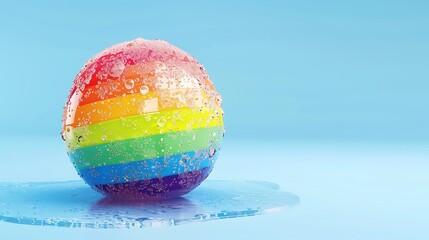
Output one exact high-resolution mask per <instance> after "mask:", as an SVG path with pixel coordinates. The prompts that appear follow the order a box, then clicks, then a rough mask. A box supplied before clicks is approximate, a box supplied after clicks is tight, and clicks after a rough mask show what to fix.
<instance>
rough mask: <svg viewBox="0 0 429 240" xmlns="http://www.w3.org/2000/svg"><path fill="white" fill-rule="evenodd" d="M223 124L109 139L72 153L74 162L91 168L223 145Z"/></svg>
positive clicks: (81, 167) (79, 165)
mask: <svg viewBox="0 0 429 240" xmlns="http://www.w3.org/2000/svg"><path fill="white" fill-rule="evenodd" d="M222 135H223V126H218V127H210V128H200V129H194V130H186V131H181V132H171V133H165V134H158V135H153V136H148V137H140V138H133V139H127V140H122V141H115V142H109V143H105V144H100V145H96V146H90V147H85V148H79V149H76V150H74V151H71V152H70V158H71V159H72V162H73V164H74V165H75V166H76V167H77V168H79V169H83V168H90V167H97V166H105V165H111V164H120V163H126V162H132V161H139V160H145V159H152V158H157V157H162V156H170V155H173V154H178V153H183V152H192V151H196V150H201V149H207V148H209V147H210V146H213V147H214V148H217V147H219V146H220V143H221V141H222Z"/></svg>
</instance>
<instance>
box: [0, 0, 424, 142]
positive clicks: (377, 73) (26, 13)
mask: <svg viewBox="0 0 429 240" xmlns="http://www.w3.org/2000/svg"><path fill="white" fill-rule="evenodd" d="M428 12H429V2H428V1H372V0H371V1H367V0H359V1H211V2H205V1H162V2H158V1H134V2H133V1H127V2H120V1H68V2H66V1H1V2H0V34H1V39H0V52H1V54H2V57H1V58H0V66H1V70H2V71H1V83H2V84H1V89H2V93H1V94H0V109H1V115H2V117H1V118H0V132H1V134H7V135H15V134H18V135H34V134H37V135H55V136H58V138H59V132H60V128H61V115H62V107H63V106H64V103H65V100H66V96H67V94H68V91H69V89H70V87H71V84H72V80H73V79H74V77H75V75H76V74H77V72H78V71H79V70H80V68H81V67H82V66H83V64H84V62H85V61H86V60H87V59H88V58H90V57H92V56H93V55H95V54H96V53H98V52H100V51H101V50H103V49H104V48H107V47H109V46H111V45H114V44H116V43H119V42H123V41H128V40H132V39H134V38H137V37H143V38H146V39H157V38H159V39H164V40H167V41H169V42H171V43H172V44H174V45H176V46H178V47H179V48H182V49H184V50H185V51H187V52H189V53H191V54H192V55H193V56H195V57H196V58H197V59H198V60H199V61H200V62H201V63H203V64H204V65H205V67H206V68H207V70H208V72H209V74H210V75H211V77H212V80H213V81H214V83H215V85H216V87H217V89H218V91H219V92H220V93H221V94H222V96H223V99H224V109H225V112H226V113H225V121H226V127H227V132H228V133H227V136H228V137H237V138H240V137H246V138H247V137H263V138H265V139H269V138H270V139H271V138H276V139H293V140H296V139H299V140H301V139H304V140H306V139H318V140H359V141H360V140H382V141H390V140H394V141H402V140H426V139H428V137H429V111H428V106H429V97H428V90H429V67H428V66H429V27H428V26H429V14H428Z"/></svg>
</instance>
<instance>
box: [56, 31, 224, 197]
mask: <svg viewBox="0 0 429 240" xmlns="http://www.w3.org/2000/svg"><path fill="white" fill-rule="evenodd" d="M221 101H222V100H221V97H220V95H219V94H218V93H217V92H216V90H215V88H214V86H213V83H212V82H211V81H210V78H209V76H208V75H207V72H206V70H205V69H204V67H203V66H202V65H201V64H200V63H198V62H197V61H196V60H195V59H194V58H193V57H192V56H190V55H189V54H187V53H186V52H184V51H182V50H180V49H178V48H176V47H174V46H173V45H171V44H169V43H167V42H166V41H160V40H144V39H136V40H133V41H130V42H124V43H120V44H118V45H115V46H113V47H111V48H108V49H106V50H104V51H102V52H101V53H99V54H97V55H96V56H95V57H93V58H92V59H90V60H89V61H88V62H87V63H86V64H85V66H84V67H83V68H82V69H81V71H80V72H79V73H78V74H77V76H76V78H75V80H74V82H73V87H72V89H71V91H70V94H69V97H68V99H67V103H66V106H65V107H64V114H63V129H62V137H63V139H64V140H65V142H66V146H67V153H68V155H69V157H70V159H71V161H72V163H73V165H74V167H75V168H76V170H77V172H78V174H79V175H80V176H81V177H82V179H83V180H85V182H86V183H87V184H88V185H90V186H91V187H92V188H93V189H95V190H96V191H99V192H101V193H103V194H105V195H107V196H109V197H116V198H126V199H145V200H157V199H164V198H172V197H177V196H181V195H183V194H186V193H188V192H189V191H191V190H192V189H194V188H195V187H197V186H198V185H199V184H200V183H201V182H202V181H203V180H204V179H206V178H207V176H208V175H209V174H210V172H211V171H212V169H213V165H214V163H215V161H216V158H217V156H218V153H219V149H220V144H221V141H222V138H223V134H224V128H223V121H222V116H223V111H222V108H221Z"/></svg>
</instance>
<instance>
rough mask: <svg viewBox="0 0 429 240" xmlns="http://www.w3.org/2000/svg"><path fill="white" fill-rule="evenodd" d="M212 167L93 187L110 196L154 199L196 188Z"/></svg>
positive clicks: (169, 196)
mask: <svg viewBox="0 0 429 240" xmlns="http://www.w3.org/2000/svg"><path fill="white" fill-rule="evenodd" d="M212 169H213V167H206V168H202V169H200V170H196V171H191V172H186V173H182V174H177V175H172V176H167V177H162V178H152V179H147V180H141V181H134V182H128V183H115V184H99V185H95V186H94V187H93V188H94V189H95V190H96V191H99V192H101V193H103V194H104V195H106V196H108V197H112V198H124V199H139V200H150V201H156V200H161V199H167V198H174V197H179V196H181V195H184V194H186V193H188V192H190V191H191V190H192V189H194V188H196V187H197V186H198V185H200V183H201V182H202V181H204V179H206V178H207V176H208V175H209V174H210V172H211V171H212Z"/></svg>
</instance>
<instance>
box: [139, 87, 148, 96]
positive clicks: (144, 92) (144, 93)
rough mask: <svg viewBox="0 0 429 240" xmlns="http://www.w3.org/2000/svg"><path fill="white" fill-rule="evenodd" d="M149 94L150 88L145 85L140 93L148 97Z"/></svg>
mask: <svg viewBox="0 0 429 240" xmlns="http://www.w3.org/2000/svg"><path fill="white" fill-rule="evenodd" d="M148 92H149V87H148V86H146V85H143V86H141V87H140V93H141V94H143V95H146V94H147V93H148Z"/></svg>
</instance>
